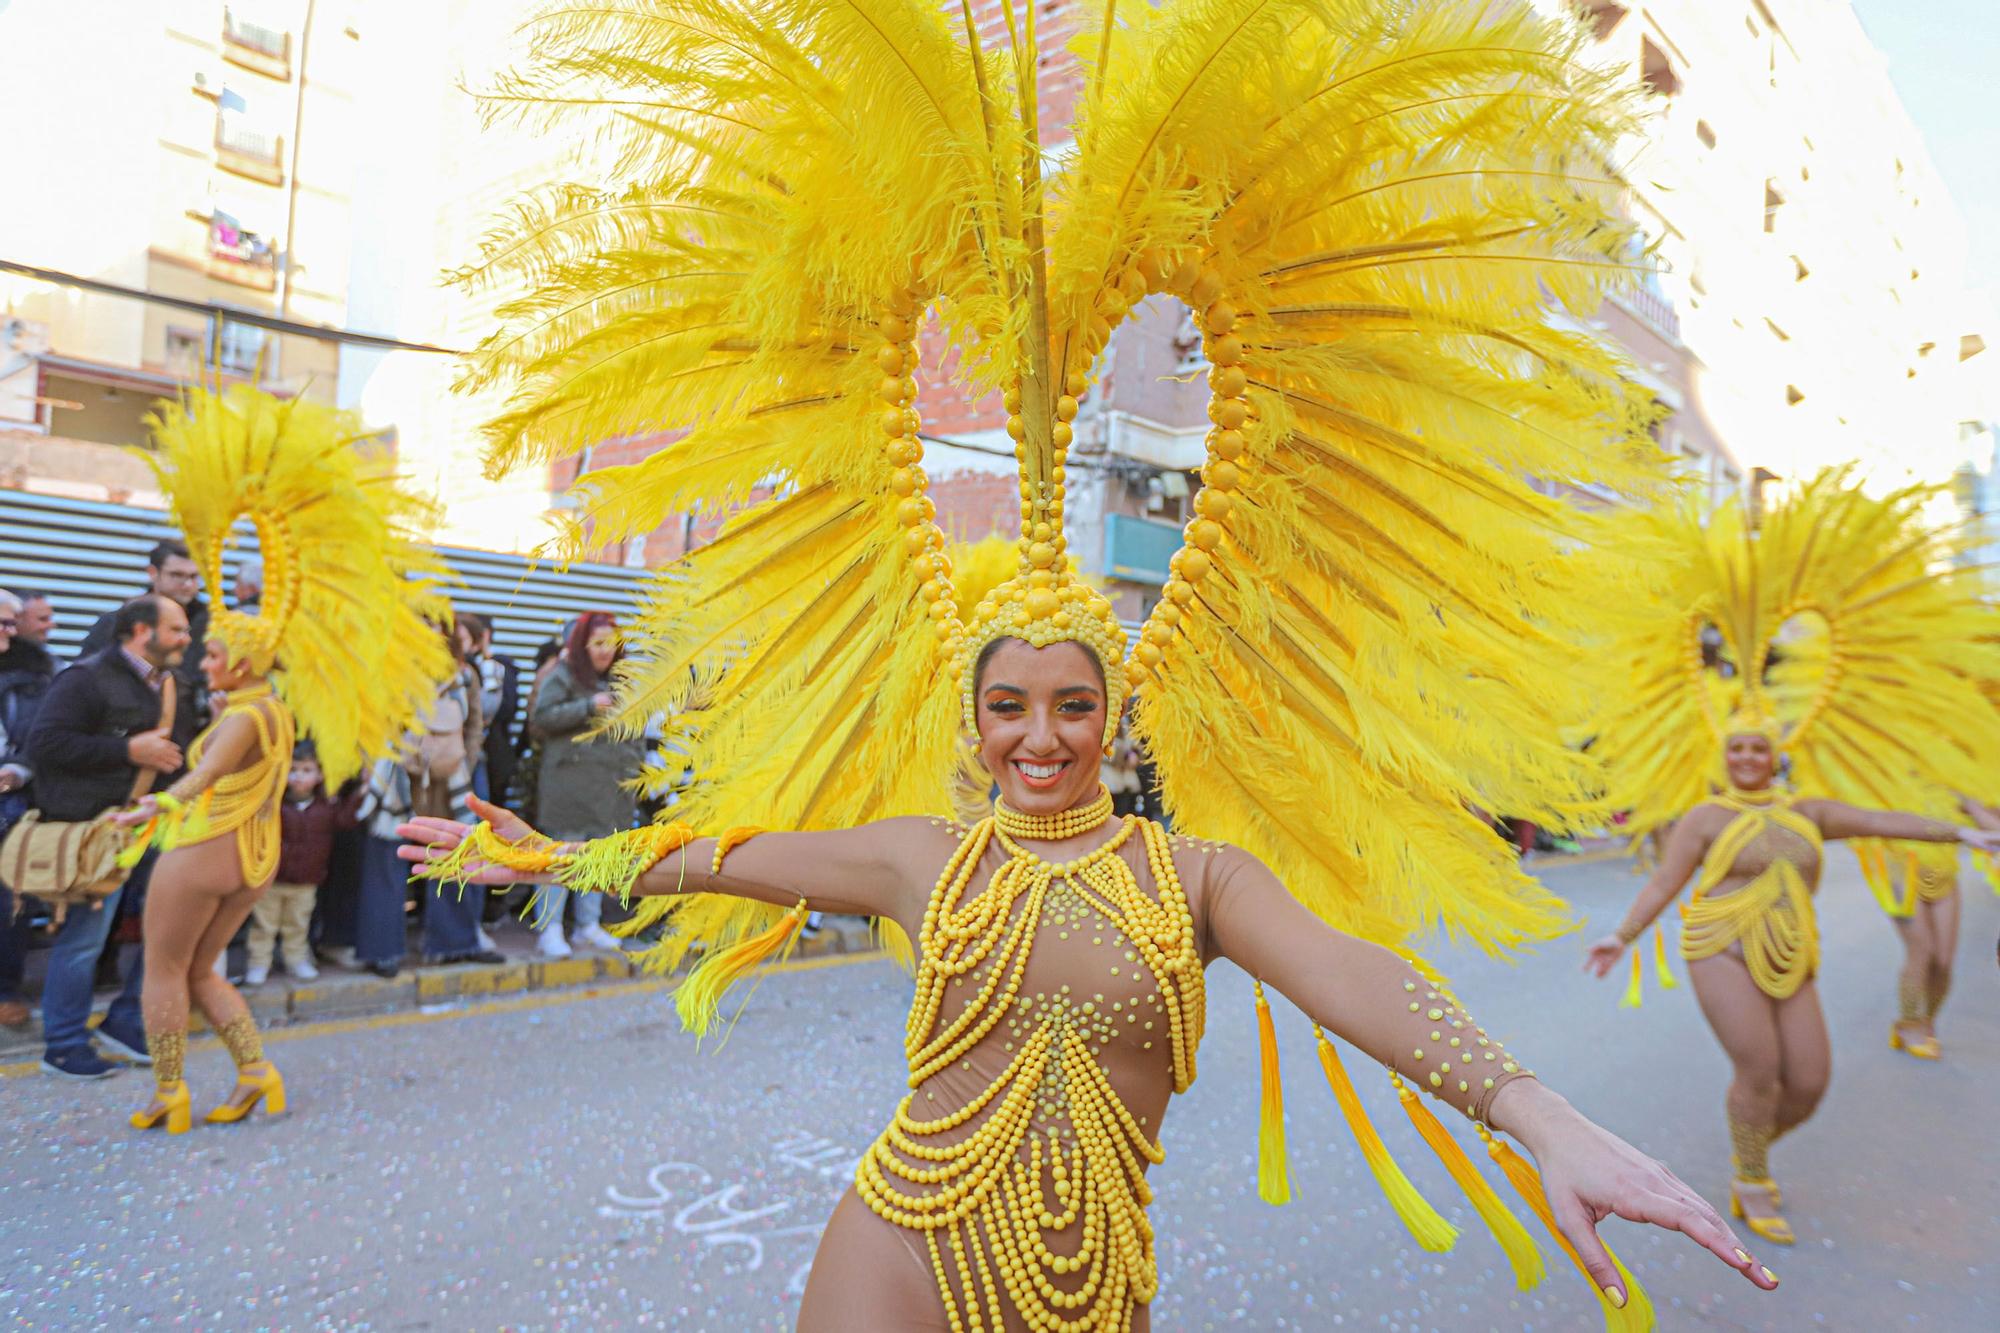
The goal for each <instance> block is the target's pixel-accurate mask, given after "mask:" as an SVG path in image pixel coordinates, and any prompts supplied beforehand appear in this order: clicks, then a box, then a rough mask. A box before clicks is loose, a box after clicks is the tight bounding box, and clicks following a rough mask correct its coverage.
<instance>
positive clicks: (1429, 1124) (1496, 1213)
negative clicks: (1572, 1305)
mask: <svg viewBox="0 0 2000 1333" xmlns="http://www.w3.org/2000/svg"><path fill="white" fill-rule="evenodd" d="M1389 1081H1390V1082H1391V1083H1394V1084H1395V1085H1396V1096H1397V1098H1398V1099H1399V1100H1400V1101H1401V1102H1402V1104H1403V1112H1404V1114H1406V1115H1408V1116H1409V1117H1410V1123H1411V1124H1412V1125H1414V1126H1416V1129H1417V1133H1419V1134H1421V1135H1422V1136H1423V1140H1424V1142H1425V1143H1428V1144H1429V1145H1430V1148H1431V1151H1432V1152H1434V1153H1436V1154H1437V1157H1438V1160H1439V1161H1440V1162H1443V1163H1444V1169H1445V1170H1446V1171H1449V1172H1450V1173H1451V1178H1452V1179H1453V1180H1455V1181H1457V1182H1458V1187H1459V1188H1460V1189H1462V1190H1464V1191H1465V1197H1466V1201H1467V1202H1469V1203H1470V1204H1471V1205H1472V1208H1473V1211H1474V1212H1476V1213H1478V1214H1479V1217H1480V1220H1481V1221H1483V1222H1485V1223H1486V1229H1487V1230H1488V1231H1491V1232H1492V1233H1493V1239H1494V1240H1495V1241H1497V1242H1499V1245H1500V1249H1501V1251H1502V1252H1503V1253H1504V1254H1506V1256H1507V1262H1508V1264H1509V1265H1510V1266H1512V1268H1513V1270H1514V1283H1515V1285H1516V1286H1518V1287H1519V1288H1520V1289H1521V1290H1522V1291H1526V1290H1528V1289H1529V1288H1530V1287H1533V1286H1534V1285H1535V1284H1536V1283H1538V1282H1540V1281H1541V1280H1542V1278H1543V1277H1544V1276H1546V1275H1547V1270H1546V1269H1545V1268H1544V1267H1543V1266H1542V1251H1541V1248H1540V1247H1539V1246H1537V1245H1536V1244H1535V1238H1534V1237H1533V1236H1531V1235H1529V1234H1528V1229H1527V1228H1526V1227H1524V1226H1522V1225H1521V1222H1520V1219H1519V1218H1517V1217H1515V1216H1514V1214H1513V1213H1511V1212H1509V1211H1508V1209H1507V1205H1506V1204H1504V1203H1502V1202H1501V1201H1500V1196H1499V1195H1498V1194H1495V1193H1494V1192H1493V1187H1492V1186H1491V1185H1489V1184H1487V1183H1486V1177H1484V1176H1482V1175H1480V1174H1479V1168H1478V1167H1476V1166H1474V1165H1473V1164H1472V1159H1471V1158H1469V1157H1467V1156H1466V1155H1465V1150H1464V1149H1463V1148H1461V1147H1459V1146H1458V1140H1457V1139H1454V1138H1453V1137H1452V1136H1451V1132H1450V1131H1449V1130H1447V1129H1446V1128H1445V1127H1444V1126H1443V1125H1441V1124H1439V1123H1438V1118H1437V1117H1436V1116H1435V1115H1433V1114H1431V1109H1430V1107H1428V1106H1426V1105H1424V1103H1423V1099H1422V1098H1420V1097H1418V1096H1417V1094H1416V1092H1415V1091H1414V1090H1413V1089H1412V1088H1411V1087H1410V1086H1409V1085H1408V1084H1406V1083H1404V1082H1403V1080H1402V1079H1401V1078H1400V1077H1399V1076H1398V1075H1397V1074H1396V1073H1395V1072H1394V1071H1393V1070H1392V1071H1390V1074H1389Z"/></svg>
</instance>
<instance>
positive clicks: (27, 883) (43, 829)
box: [0, 675, 175, 922]
mask: <svg viewBox="0 0 2000 1333" xmlns="http://www.w3.org/2000/svg"><path fill="white" fill-rule="evenodd" d="M174 703H175V691H174V678H173V676H172V675H169V676H168V677H167V678H166V680H165V681H163V682H162V683H161V685H160V721H159V726H161V727H163V728H165V729H167V730H168V731H172V730H173V725H174ZM158 777H159V774H158V773H157V772H156V771H154V770H153V769H150V768H144V767H141V768H140V770H139V773H138V776H137V777H135V778H133V779H132V794H131V795H130V796H129V797H127V798H126V802H125V803H126V804H127V805H130V804H131V803H132V802H134V801H137V800H138V799H139V798H140V797H142V796H144V795H145V794H146V793H147V792H149V791H151V790H152V789H153V783H154V781H155V780H156V779H157V778H158ZM115 809H116V807H114V809H113V810H106V811H105V812H104V813H103V814H101V815H99V816H98V817H97V818H95V819H85V820H66V821H55V820H44V819H43V818H42V814H41V811H39V810H30V811H29V812H28V813H27V814H25V815H23V816H21V819H20V822H19V823H17V824H15V825H14V827H13V828H11V829H9V830H8V831H7V839H6V841H5V842H4V843H0V881H5V883H6V884H7V887H9V888H11V889H12V890H14V892H15V893H16V894H20V895H26V896H27V897H30V898H40V899H41V900H42V901H43V902H45V903H47V904H49V906H51V907H53V908H54V909H55V917H56V920H57V922H61V920H62V919H63V916H64V915H65V914H66V913H67V912H68V910H69V909H70V907H71V906H73V905H75V904H79V903H81V904H87V905H89V906H92V907H95V906H96V905H97V904H98V903H99V902H101V901H103V900H104V899H105V898H108V897H110V896H111V895H112V894H114V893H116V892H117V891H118V890H119V889H120V888H121V887H123V885H124V883H125V878H126V876H127V875H129V874H131V873H132V872H131V871H130V870H128V869H126V868H125V867H123V866H121V865H119V864H118V854H119V853H120V852H122V851H124V850H125V848H126V847H127V846H128V845H129V844H130V842H131V839H132V835H131V833H130V831H128V830H126V829H122V828H120V827H118V826H117V825H116V824H114V823H112V822H111V815H112V814H113V813H115Z"/></svg>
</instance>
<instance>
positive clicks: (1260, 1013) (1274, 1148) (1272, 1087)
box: [1255, 981, 1292, 1206]
mask: <svg viewBox="0 0 2000 1333" xmlns="http://www.w3.org/2000/svg"><path fill="white" fill-rule="evenodd" d="M1255 987H1256V993H1257V1056H1258V1061H1257V1063H1258V1069H1259V1070H1260V1071H1261V1072H1262V1074H1263V1097H1262V1099H1261V1105H1260V1107H1259V1110H1258V1116H1257V1197H1258V1198H1260V1199H1262V1200H1263V1201H1264V1202H1265V1203H1268V1204H1272V1205H1274V1206H1275V1205H1277V1204H1283V1203H1289V1202H1291V1198H1292V1172H1291V1159H1290V1157H1289V1155H1288V1154H1287V1153H1286V1151H1285V1086H1284V1082H1283V1080H1282V1079H1281V1078H1279V1076H1278V1034H1277V1032H1276V1031H1275V1030H1274V1029H1273V1027H1272V1023H1271V1002H1270V1001H1269V1000H1266V999H1265V998H1264V983H1263V982H1262V981H1258V982H1256V983H1255Z"/></svg>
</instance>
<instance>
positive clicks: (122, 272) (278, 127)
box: [0, 0, 371, 499]
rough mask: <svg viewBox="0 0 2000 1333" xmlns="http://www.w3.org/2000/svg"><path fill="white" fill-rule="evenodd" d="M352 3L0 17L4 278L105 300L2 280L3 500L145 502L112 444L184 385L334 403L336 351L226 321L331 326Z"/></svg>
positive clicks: (336, 296)
mask: <svg viewBox="0 0 2000 1333" xmlns="http://www.w3.org/2000/svg"><path fill="white" fill-rule="evenodd" d="M362 3H363V0H353V3H347V2H346V0H250V2H248V3H220V2H219V0H162V2H161V3H157V4H151V3H149V4H130V5H118V6H110V5H95V4H88V5H86V4H31V5H14V6H8V7H0V88H4V89H5V90H6V96H5V97H4V99H0V107H4V108H5V110H4V111H0V116H4V117H5V119H6V121H7V122H8V125H7V128H8V133H7V134H6V136H5V141H6V145H7V146H6V149H5V151H4V153H0V170H4V171H5V173H6V176H7V179H8V180H9V182H10V186H11V188H10V189H9V190H8V191H7V197H8V202H7V204H6V206H5V207H4V208H0V258H5V259H7V260H9V261H12V262H14V263H19V264H25V265H30V266H33V267H34V268H37V269H41V270H47V271H51V272H53V273H55V274H61V275H69V276H73V277H75V278H80V279H84V280H87V281H89V282H92V283H96V284H102V286H101V287H98V288H95V289H92V288H85V287H79V286H75V285H68V284H66V283H63V282H60V281H50V280H40V279H36V278H31V277H27V276H22V275H18V274H0V484H6V485H12V486H21V487H27V488H32V489H42V490H48V491H54V492H60V493H68V494H75V495H79V496H84V497H87V498H103V497H106V496H109V497H110V498H116V499H125V498H133V497H138V498H142V499H143V498H145V497H146V495H147V494H148V485H149V480H148V474H147V472H146V470H145V469H144V467H143V465H142V464H141V463H140V462H139V461H138V460H137V459H134V458H132V457H131V456H129V455H127V454H126V453H124V451H123V449H122V448H121V447H120V446H126V445H133V444H138V443H141V442H142V441H143V439H144V427H143V418H144V415H145V413H146V412H147V410H148V409H149V407H150V405H151V404H152V403H153V402H154V401H156V400H157V399H158V398H160V397H161V396H163V395H169V394H171V393H173V392H174V391H175V389H176V387H177V386H178V385H179V384H181V383H183V382H185V381H186V380H187V379H188V378H190V377H193V376H196V375H200V374H209V375H219V376H221V377H223V378H227V379H251V378H253V377H258V378H261V382H263V383H265V384H267V385H271V386H273V387H275V388H278V389H280V390H282V391H285V392H299V393H307V394H312V395H315V396H319V397H324V398H327V399H332V398H334V397H335V395H336V393H337V387H338V378H339V368H340V367H339V352H338V349H337V346H336V345H335V344H334V343H332V342H329V341H326V340H324V339H322V338H318V337H312V336H305V335H301V334H287V333H279V332H273V331H270V330H268V329H266V328H264V327H260V326H259V325H257V324H253V323H248V322H245V321H243V320H241V319H237V318H232V315H231V312H232V311H242V312H246V313H253V314H261V315H266V316H273V317H276V318H279V319H283V320H288V321H295V322H297V323H299V324H302V325H314V326H334V327H339V326H342V325H344V323H345V321H346V316H347V291H348V281H349V259H350V256H349V250H350V244H349V241H350V233H351V229H352V222H351V194H352V189H353V181H354V178H355V174H356V171H357V168H358V166H359V165H360V159H361V156H362V154H363V153H364V152H365V145H363V144H361V143H359V142H357V140H356V138H355V135H354V133H353V127H354V122H355V109H356V101H357V98H358V97H359V96H360V95H361V94H362V93H363V92H364V90H366V89H367V88H368V87H369V85H370V83H371V80H370V77H369V69H368V62H369V59H370V55H371V52H370V48H369V46H368V44H367V43H366V42H365V41H364V38H363V33H362V31H361V28H360V27H359V26H357V23H358V19H357V17H356V10H357V9H358V8H359V7H360V6H361V4H362ZM120 292H124V293H138V294H141V295H140V297H139V298H135V297H134V296H132V295H128V294H119V293H120ZM145 295H151V296H153V297H156V298H164V299H156V300H147V299H143V297H144V296H145ZM176 300H178V301H181V302H185V303H189V304H185V305H175V304H173V302H174V301H176ZM190 307H193V308H190Z"/></svg>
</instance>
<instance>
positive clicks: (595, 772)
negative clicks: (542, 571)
mask: <svg viewBox="0 0 2000 1333" xmlns="http://www.w3.org/2000/svg"><path fill="white" fill-rule="evenodd" d="M620 655H621V649H620V648H619V644H618V621H617V620H616V619H615V618H614V617H613V616H612V615H611V614H610V613H609V612H605V611H591V612H588V613H587V614H585V615H583V616H582V617H580V618H579V619H578V620H577V622H576V624H574V625H572V626H571V627H570V631H569V638H568V640H567V641H566V642H565V644H564V647H563V655H562V660H561V661H560V662H558V663H557V664H556V667H555V669H554V670H553V671H551V672H550V673H549V676H548V679H546V680H544V681H543V682H542V683H541V685H540V686H539V687H538V688H537V689H536V691H535V699H534V707H533V708H532V710H531V711H530V712H529V715H528V724H529V726H530V727H531V728H533V730H534V733H535V735H536V736H537V737H538V738H539V739H540V741H541V747H542V755H541V772H540V775H539V776H538V778H537V780H536V784H537V785H536V813H537V818H538V819H539V821H540V824H539V827H540V828H541V829H542V830H543V831H544V832H546V833H547V834H548V835H549V836H550V837H552V838H557V839H560V840H562V841H565V842H571V841H581V840H583V839H585V838H601V837H603V836H604V835H605V834H607V833H616V832H618V831H619V830H621V829H628V828H631V827H632V820H633V815H634V812H635V809H636V801H635V798H634V795H633V792H632V789H631V788H630V787H628V786H627V785H626V784H627V783H629V782H631V781H632V780H633V779H634V778H636V777H638V776H639V766H640V764H641V762H642V760H643V758H644V754H645V742H644V741H642V740H640V739H638V738H636V737H634V738H631V739H621V738H618V737H614V736H608V735H588V734H587V733H589V732H590V731H591V730H592V729H593V728H594V727H596V726H597V725H598V723H599V721H600V720H601V718H602V716H603V714H605V713H607V712H608V711H610V709H611V706H612V698H611V668H612V666H613V665H614V664H615V663H616V662H617V661H618V658H619V657H620ZM568 897H569V891H568V890H567V889H563V888H560V887H557V886H554V885H549V886H546V887H544V888H543V889H542V891H541V893H540V895H539V896H538V897H537V898H536V900H535V903H534V906H533V907H532V908H531V909H530V911H531V915H530V923H531V925H532V927H533V928H534V929H535V930H536V931H538V932H539V933H540V935H541V940H540V945H539V947H540V949H541V952H542V953H543V954H544V955H546V956H548V957H550V958H563V957H566V956H568V954H569V953H570V946H569V943H568V942H567V941H566V940H564V938H563V903H564V900H565V899H567V898H568ZM603 905H604V899H603V898H601V897H600V896H598V895H597V894H594V893H585V894H579V895H578V896H577V900H576V941H577V943H579V944H582V945H585V946H587V947H589V948H593V949H616V948H617V947H618V941H617V940H616V939H614V938H613V937H612V936H611V935H610V934H609V933H608V932H607V931H605V929H604V928H603V927H602V926H600V925H598V915H599V913H600V912H602V910H603Z"/></svg>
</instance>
